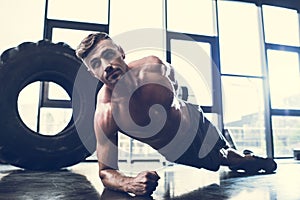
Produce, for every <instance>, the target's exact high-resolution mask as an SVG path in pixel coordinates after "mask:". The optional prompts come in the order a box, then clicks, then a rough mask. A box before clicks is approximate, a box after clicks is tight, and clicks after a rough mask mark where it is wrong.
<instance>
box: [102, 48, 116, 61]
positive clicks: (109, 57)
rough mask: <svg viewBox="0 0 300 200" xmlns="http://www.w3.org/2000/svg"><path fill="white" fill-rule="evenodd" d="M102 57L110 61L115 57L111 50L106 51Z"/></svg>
mask: <svg viewBox="0 0 300 200" xmlns="http://www.w3.org/2000/svg"><path fill="white" fill-rule="evenodd" d="M102 56H103V58H104V59H106V60H111V59H113V58H114V57H115V56H116V52H115V51H114V50H112V49H109V50H106V51H105V52H104V53H103V55H102Z"/></svg>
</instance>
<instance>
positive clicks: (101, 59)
mask: <svg viewBox="0 0 300 200" xmlns="http://www.w3.org/2000/svg"><path fill="white" fill-rule="evenodd" d="M123 53H124V52H123V51H122V50H121V48H120V47H119V46H117V45H116V44H115V43H114V42H113V41H112V40H101V41H100V42H99V43H98V44H97V45H96V46H95V48H94V49H93V50H92V51H91V52H90V53H89V54H88V56H87V57H86V58H85V59H84V60H83V61H84V63H85V64H86V65H87V67H88V70H89V71H90V72H91V74H92V75H94V76H95V77H96V78H98V79H99V80H100V81H102V82H103V83H104V84H106V85H107V86H108V87H110V88H112V87H113V86H114V85H115V83H116V82H117V81H118V80H119V79H120V78H121V76H122V75H123V74H124V73H125V72H126V71H127V70H128V66H127V64H126V63H125V62H124V60H123V57H122V56H123Z"/></svg>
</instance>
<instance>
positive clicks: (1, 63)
mask: <svg viewBox="0 0 300 200" xmlns="http://www.w3.org/2000/svg"><path fill="white" fill-rule="evenodd" d="M83 68H85V67H84V65H83V64H82V62H81V61H80V60H79V59H78V58H77V57H76V55H75V51H74V50H73V49H71V48H70V47H69V46H68V45H66V44H65V43H56V44H54V43H52V42H49V41H45V40H42V41H39V42H37V43H32V42H25V43H22V44H20V45H19V46H18V47H15V48H11V49H8V50H6V51H5V52H3V54H2V55H1V59H0V101H1V102H0V160H2V162H6V163H9V164H11V165H14V166H17V167H21V168H25V169H29V170H57V169H60V168H64V167H68V166H72V165H74V164H77V163H79V162H80V161H83V160H84V159H85V158H87V157H88V156H90V155H91V154H92V153H93V152H94V151H95V146H96V142H95V136H94V131H93V114H94V109H95V95H96V92H97V90H98V89H99V88H100V87H101V85H100V84H98V81H96V80H95V79H93V78H92V77H91V76H90V75H89V74H88V72H87V70H86V69H83ZM36 81H49V82H54V83H56V84H58V85H60V86H61V87H62V88H64V89H65V91H66V92H67V93H68V94H69V96H70V97H71V102H72V109H73V113H72V119H71V121H70V122H69V124H68V125H67V126H66V127H65V128H64V129H63V130H62V131H61V132H60V133H58V134H56V135H53V136H47V135H42V134H39V133H37V132H35V131H32V130H31V129H29V128H28V127H27V126H26V124H24V122H23V121H22V120H21V118H20V115H19V112H18V106H17V105H18V104H17V101H18V95H19V94H20V91H22V89H23V88H25V87H26V86H27V85H29V84H30V83H33V82H36Z"/></svg>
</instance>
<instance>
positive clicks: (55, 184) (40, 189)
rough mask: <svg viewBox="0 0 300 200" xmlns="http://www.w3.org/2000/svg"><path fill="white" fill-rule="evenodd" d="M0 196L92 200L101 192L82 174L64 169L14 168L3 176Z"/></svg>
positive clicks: (6, 199)
mask: <svg viewBox="0 0 300 200" xmlns="http://www.w3.org/2000/svg"><path fill="white" fill-rule="evenodd" d="M0 199H5V200H8V199H18V200H23V199H24V200H25V199H26V200H27V199H37V200H44V199H45V200H46V199H47V200H56V199H57V200H58V199H59V200H61V199H65V200H72V199H74V200H75V199H76V200H81V199H89V200H94V199H100V195H99V193H98V191H96V190H95V189H94V187H93V186H92V185H91V183H90V182H89V181H88V180H87V179H86V177H85V176H82V175H80V174H75V173H72V172H70V171H67V170H62V171H55V172H34V171H26V170H15V171H12V172H10V173H9V174H8V175H6V176H4V177H2V179H1V181H0Z"/></svg>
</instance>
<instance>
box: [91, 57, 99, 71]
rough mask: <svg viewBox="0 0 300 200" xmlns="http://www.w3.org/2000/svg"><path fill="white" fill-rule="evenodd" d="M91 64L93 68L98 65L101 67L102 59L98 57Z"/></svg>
mask: <svg viewBox="0 0 300 200" xmlns="http://www.w3.org/2000/svg"><path fill="white" fill-rule="evenodd" d="M91 66H92V68H93V69H95V68H97V67H100V66H101V61H100V60H98V59H95V60H93V61H92V62H91Z"/></svg>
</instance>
